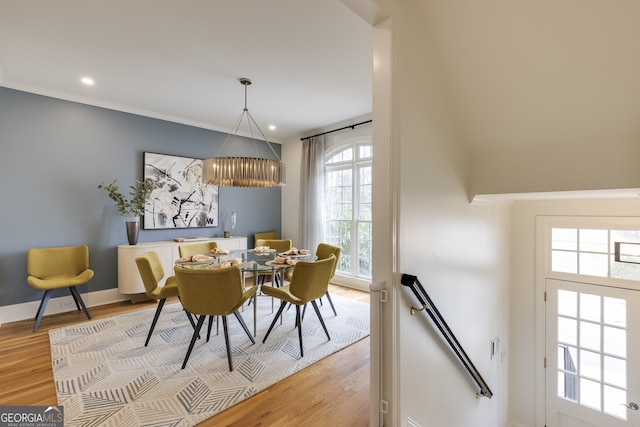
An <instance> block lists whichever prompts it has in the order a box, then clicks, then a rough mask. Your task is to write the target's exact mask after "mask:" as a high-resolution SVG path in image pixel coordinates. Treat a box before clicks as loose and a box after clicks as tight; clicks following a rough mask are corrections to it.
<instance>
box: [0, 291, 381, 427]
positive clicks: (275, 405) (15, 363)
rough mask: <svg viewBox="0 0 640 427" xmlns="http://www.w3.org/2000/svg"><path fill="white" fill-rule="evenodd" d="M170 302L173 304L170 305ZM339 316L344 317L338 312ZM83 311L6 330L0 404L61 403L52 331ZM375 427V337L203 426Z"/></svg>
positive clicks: (103, 313) (99, 314)
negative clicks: (371, 394)
mask: <svg viewBox="0 0 640 427" xmlns="http://www.w3.org/2000/svg"><path fill="white" fill-rule="evenodd" d="M329 291H330V292H331V294H332V295H333V294H339V295H342V296H345V297H349V298H354V299H357V300H360V301H363V302H369V294H368V293H366V292H360V291H356V290H352V289H347V288H343V287H339V286H334V285H331V287H330V288H329ZM167 302H169V301H167ZM153 304H155V303H154V302H151V301H149V302H139V303H137V304H131V303H130V302H121V303H115V304H109V305H104V306H100V307H91V308H90V309H89V311H90V312H91V316H92V318H93V319H100V318H105V317H110V316H114V315H117V314H121V313H127V312H131V311H135V310H140V309H143V308H146V307H148V306H151V305H153ZM338 314H339V313H338ZM86 320H87V319H86V317H85V316H84V314H83V313H82V312H75V311H74V312H71V313H64V314H59V315H54V316H49V317H45V318H44V319H43V320H42V323H40V327H39V329H38V331H37V332H36V333H33V332H32V330H33V321H21V322H15V323H6V324H3V325H2V326H0V406H13V405H29V406H31V405H33V406H48V405H57V404H58V402H57V399H56V391H55V388H54V385H53V372H52V369H51V353H50V350H49V329H55V328H59V327H61V326H66V325H70V324H73V323H81V322H84V321H86ZM275 425H277V426H283V427H287V426H301V425H304V426H326V425H332V426H367V425H369V338H365V339H363V340H360V341H358V342H357V343H355V344H353V345H351V346H349V347H346V348H344V349H342V350H340V351H338V352H337V353H334V354H332V355H331V356H329V357H326V358H324V359H322V360H320V361H318V362H317V363H314V364H313V365H311V366H310V367H308V368H306V369H303V370H302V371H300V372H298V373H296V374H295V375H292V376H291V377H289V378H286V379H284V380H282V381H280V382H278V383H277V384H274V385H273V386H271V387H269V388H268V389H266V390H264V391H262V392H260V393H258V394H256V395H255V396H252V397H250V398H249V399H246V400H244V401H243V402H241V403H239V404H237V405H235V406H232V407H231V408H228V409H227V410H225V411H223V412H221V413H219V414H218V415H216V416H214V417H212V418H210V419H208V420H206V421H204V422H203V423H201V424H200V426H275Z"/></svg>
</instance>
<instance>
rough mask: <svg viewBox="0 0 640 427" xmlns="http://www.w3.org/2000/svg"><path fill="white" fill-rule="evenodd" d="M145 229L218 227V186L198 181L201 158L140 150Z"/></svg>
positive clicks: (200, 175)
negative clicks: (148, 186)
mask: <svg viewBox="0 0 640 427" xmlns="http://www.w3.org/2000/svg"><path fill="white" fill-rule="evenodd" d="M144 180H145V181H150V182H152V183H153V184H154V185H155V186H156V188H155V189H154V190H153V192H152V193H151V196H150V197H149V200H148V201H147V203H146V204H145V209H144V221H143V227H144V229H145V230H158V229H182V228H207V227H218V226H219V224H218V223H219V221H218V216H219V208H218V205H219V199H218V186H216V185H211V184H203V183H202V159H197V158H191V157H183V156H174V155H170V154H159V153H153V152H147V151H145V152H144Z"/></svg>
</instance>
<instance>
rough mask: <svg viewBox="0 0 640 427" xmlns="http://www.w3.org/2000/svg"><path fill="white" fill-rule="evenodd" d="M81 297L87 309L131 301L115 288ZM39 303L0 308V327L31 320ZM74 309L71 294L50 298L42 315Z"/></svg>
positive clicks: (128, 296) (33, 302)
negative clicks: (5, 324)
mask: <svg viewBox="0 0 640 427" xmlns="http://www.w3.org/2000/svg"><path fill="white" fill-rule="evenodd" d="M81 295H82V301H84V304H85V305H86V306H87V307H95V306H97V305H104V304H111V303H114V302H119V301H127V300H130V299H131V295H125V294H121V293H119V292H118V289H117V288H114V289H105V290H103V291H95V292H89V293H86V294H81ZM39 305H40V301H30V302H25V303H21V304H13V305H5V306H1V307H0V326H1V325H2V324H3V323H9V322H18V321H20V320H26V319H33V318H35V316H36V312H37V311H38V306H39ZM75 309H76V304H75V302H74V301H73V297H72V296H71V294H69V295H66V296H63V297H57V298H51V299H50V300H49V303H48V304H47V308H46V309H45V312H44V315H45V316H50V315H52V314H58V313H65V312H68V311H72V310H75Z"/></svg>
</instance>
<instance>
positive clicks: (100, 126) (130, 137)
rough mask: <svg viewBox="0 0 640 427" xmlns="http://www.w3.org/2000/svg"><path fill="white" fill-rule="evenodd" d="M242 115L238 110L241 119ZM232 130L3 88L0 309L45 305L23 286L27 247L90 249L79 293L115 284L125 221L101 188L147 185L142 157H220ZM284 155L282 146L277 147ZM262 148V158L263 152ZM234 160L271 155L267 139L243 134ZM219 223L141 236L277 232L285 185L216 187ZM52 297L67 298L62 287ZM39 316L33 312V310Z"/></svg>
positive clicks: (0, 109)
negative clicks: (233, 218)
mask: <svg viewBox="0 0 640 427" xmlns="http://www.w3.org/2000/svg"><path fill="white" fill-rule="evenodd" d="M240 113H241V111H238V115H239V114H240ZM226 137H227V134H226V133H222V132H216V131H211V130H206V129H202V128H197V127H193V126H187V125H182V124H178V123H173V122H169V121H164V120H158V119H153V118H149V117H144V116H138V115H135V114H129V113H123V112H119V111H114V110H110V109H105V108H100V107H93V106H89V105H85V104H80V103H76V102H70V101H64V100H60V99H55V98H50V97H46V96H41V95H35V94H32V93H27V92H22V91H17V90H13V89H7V88H1V87H0V176H1V177H2V185H1V186H0V201H2V205H1V207H0V212H1V214H0V306H4V305H11V304H17V303H23V302H28V301H35V300H39V299H40V298H41V297H42V292H41V291H37V290H35V289H33V288H31V287H30V286H29V285H28V284H27V280H26V277H27V275H26V254H27V250H28V249H29V248H34V247H51V246H67V245H78V244H86V245H88V246H89V256H90V267H91V268H92V269H93V270H94V271H95V276H94V278H93V279H92V280H91V281H90V282H89V283H88V284H87V285H84V286H82V287H81V288H80V291H81V292H82V293H85V292H92V291H98V290H104V289H111V288H117V286H118V274H117V246H118V245H120V244H126V243H127V237H126V232H125V226H124V220H123V219H122V218H121V217H120V215H119V214H118V211H117V209H116V207H115V204H114V202H113V201H112V200H111V199H109V198H108V197H107V195H106V193H105V192H104V191H102V190H98V188H97V186H98V185H99V184H100V183H101V182H105V183H109V182H111V181H112V180H114V179H117V180H118V185H119V186H120V187H121V190H126V191H123V192H126V193H128V187H129V185H133V184H134V183H135V181H136V180H140V179H142V175H143V153H144V152H145V151H150V152H154V153H162V154H171V155H176V156H185V157H193V158H207V157H212V156H214V155H215V154H216V153H217V152H218V149H219V147H220V146H221V145H222V143H223V142H224V140H225V138H226ZM273 147H274V149H275V150H276V152H277V153H278V155H280V148H281V147H280V145H279V144H273ZM256 150H257V154H256ZM231 154H233V155H249V156H254V155H257V156H259V157H268V158H273V157H274V156H273V153H271V152H270V150H269V148H268V147H267V145H266V144H264V143H259V144H256V143H255V141H253V140H251V139H247V138H236V139H234V142H233V153H231ZM219 199H220V204H219V215H220V216H219V226H218V227H209V228H190V229H172V230H144V229H141V230H140V236H139V239H138V241H139V242H149V241H158V240H171V239H173V238H175V237H188V236H205V237H213V236H222V233H223V230H225V229H229V228H230V215H231V211H233V210H235V211H237V212H238V219H237V227H236V232H235V235H237V236H247V237H248V238H249V240H248V244H249V245H250V246H251V245H252V244H253V237H252V236H253V233H254V232H259V231H271V230H275V231H278V232H280V221H281V190H280V188H266V189H265V188H228V187H220V188H219ZM56 292H57V293H56V294H54V295H53V296H54V297H55V296H59V295H60V296H61V295H68V290H66V289H65V290H58V291H56ZM34 315H35V313H34Z"/></svg>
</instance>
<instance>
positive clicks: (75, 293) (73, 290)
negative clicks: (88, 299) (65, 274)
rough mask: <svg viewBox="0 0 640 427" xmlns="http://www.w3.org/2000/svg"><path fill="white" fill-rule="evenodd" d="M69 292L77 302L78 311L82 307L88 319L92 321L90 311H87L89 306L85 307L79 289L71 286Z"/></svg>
mask: <svg viewBox="0 0 640 427" xmlns="http://www.w3.org/2000/svg"><path fill="white" fill-rule="evenodd" d="M69 290H70V291H71V295H72V296H73V300H74V301H75V302H76V307H78V310H80V307H82V311H84V314H85V315H86V316H87V319H91V315H90V314H89V310H87V306H86V305H84V301H82V297H81V296H80V292H78V288H76V287H75V286H69Z"/></svg>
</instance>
